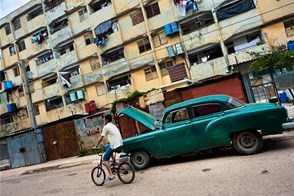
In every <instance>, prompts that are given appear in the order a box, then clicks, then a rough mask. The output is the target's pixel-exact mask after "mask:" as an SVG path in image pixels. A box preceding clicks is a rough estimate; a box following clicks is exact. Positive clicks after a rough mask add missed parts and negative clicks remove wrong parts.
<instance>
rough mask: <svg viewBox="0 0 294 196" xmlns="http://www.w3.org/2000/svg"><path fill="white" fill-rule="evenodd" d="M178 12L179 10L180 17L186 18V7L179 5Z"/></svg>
mask: <svg viewBox="0 0 294 196" xmlns="http://www.w3.org/2000/svg"><path fill="white" fill-rule="evenodd" d="M178 10H179V14H180V16H186V7H185V6H181V5H178Z"/></svg>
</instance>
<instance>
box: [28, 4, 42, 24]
mask: <svg viewBox="0 0 294 196" xmlns="http://www.w3.org/2000/svg"><path fill="white" fill-rule="evenodd" d="M41 14H43V9H42V6H41V5H40V6H38V7H37V8H34V9H33V10H32V11H30V12H29V13H28V14H27V21H30V20H32V19H33V18H36V17H37V16H39V15H41Z"/></svg>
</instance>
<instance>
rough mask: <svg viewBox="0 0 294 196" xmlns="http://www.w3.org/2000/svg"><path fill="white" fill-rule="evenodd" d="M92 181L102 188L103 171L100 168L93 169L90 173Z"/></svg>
mask: <svg viewBox="0 0 294 196" xmlns="http://www.w3.org/2000/svg"><path fill="white" fill-rule="evenodd" d="M91 177H92V181H93V182H94V184H96V185H97V186H102V185H103V184H104V180H105V171H104V169H103V168H102V167H100V166H97V167H94V168H93V170H92V173H91Z"/></svg>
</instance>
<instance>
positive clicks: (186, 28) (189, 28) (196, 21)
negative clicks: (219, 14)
mask: <svg viewBox="0 0 294 196" xmlns="http://www.w3.org/2000/svg"><path fill="white" fill-rule="evenodd" d="M213 23H214V20H213V16H212V13H211V12H207V13H204V14H203V15H200V16H197V17H195V18H192V19H191V20H189V21H186V22H184V23H181V24H180V26H181V29H182V34H183V35H187V34H189V33H191V32H194V31H196V30H198V29H201V28H204V27H206V26H208V25H211V24H213Z"/></svg>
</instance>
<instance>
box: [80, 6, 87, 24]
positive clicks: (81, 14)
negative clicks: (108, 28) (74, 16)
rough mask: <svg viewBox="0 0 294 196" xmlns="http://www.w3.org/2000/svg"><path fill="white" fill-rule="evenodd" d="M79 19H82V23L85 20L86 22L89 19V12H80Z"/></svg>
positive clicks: (84, 10) (85, 10)
mask: <svg viewBox="0 0 294 196" xmlns="http://www.w3.org/2000/svg"><path fill="white" fill-rule="evenodd" d="M79 17H80V22H82V21H83V20H86V19H87V18H88V12H87V9H86V8H84V9H82V10H81V11H79Z"/></svg>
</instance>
